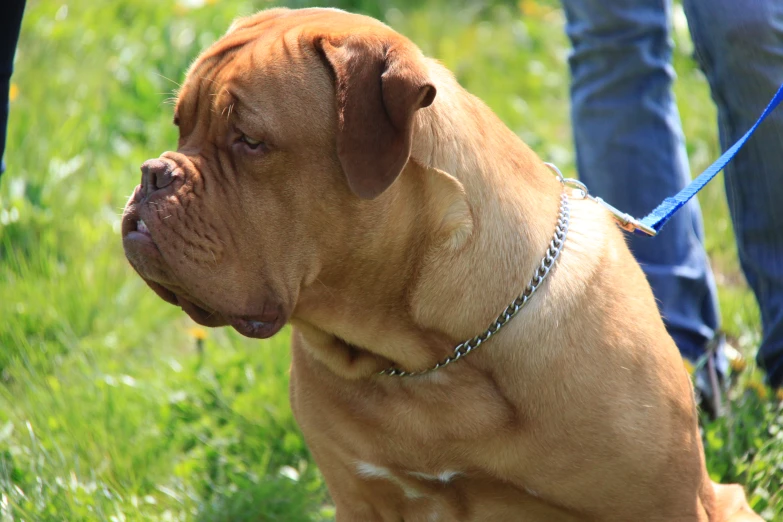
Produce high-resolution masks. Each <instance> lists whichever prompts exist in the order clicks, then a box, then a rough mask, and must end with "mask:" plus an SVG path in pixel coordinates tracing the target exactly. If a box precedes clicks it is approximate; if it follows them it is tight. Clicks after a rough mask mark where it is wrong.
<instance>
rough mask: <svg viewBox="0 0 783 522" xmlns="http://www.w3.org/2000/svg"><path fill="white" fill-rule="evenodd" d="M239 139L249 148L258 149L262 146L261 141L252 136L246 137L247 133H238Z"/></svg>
mask: <svg viewBox="0 0 783 522" xmlns="http://www.w3.org/2000/svg"><path fill="white" fill-rule="evenodd" d="M239 141H241V142H242V143H244V144H245V145H247V146H248V147H249V148H250V150H258V149H260V148H262V147H263V146H264V142H263V141H260V140H254V139H253V138H250V137H248V135H247V134H242V135H240V136H239Z"/></svg>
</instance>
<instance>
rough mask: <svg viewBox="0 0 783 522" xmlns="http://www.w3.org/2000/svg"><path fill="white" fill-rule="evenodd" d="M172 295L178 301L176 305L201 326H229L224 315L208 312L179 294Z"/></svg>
mask: <svg viewBox="0 0 783 522" xmlns="http://www.w3.org/2000/svg"><path fill="white" fill-rule="evenodd" d="M158 295H160V294H158ZM172 295H173V296H174V299H175V300H176V302H175V303H174V304H176V305H178V306H179V307H180V308H182V311H184V312H185V313H186V314H188V315H189V316H190V318H191V319H193V320H194V321H195V322H197V323H198V324H200V325H201V326H210V327H217V326H225V325H226V324H228V321H226V319H225V317H224V316H223V315H222V314H220V313H218V312H216V311H210V310H207V309H206V308H204V307H203V306H201V305H197V304H196V303H194V302H193V301H192V300H190V299H188V298H185V297H182V296H181V295H179V294H175V293H173V292H172ZM169 302H170V301H169Z"/></svg>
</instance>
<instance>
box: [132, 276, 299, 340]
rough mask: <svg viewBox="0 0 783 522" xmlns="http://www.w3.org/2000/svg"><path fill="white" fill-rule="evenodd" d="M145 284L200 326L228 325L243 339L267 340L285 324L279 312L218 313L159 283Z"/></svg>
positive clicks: (283, 316) (283, 315)
mask: <svg viewBox="0 0 783 522" xmlns="http://www.w3.org/2000/svg"><path fill="white" fill-rule="evenodd" d="M146 282H147V285H149V287H150V288H152V290H154V291H155V293H156V294H158V296H159V297H160V298H161V299H163V300H164V301H166V302H168V303H171V304H173V305H176V306H179V307H180V308H182V311H183V312H185V313H186V314H188V316H189V317H190V318H191V319H193V321H195V322H196V323H198V324H200V325H201V326H208V327H212V328H215V327H219V326H229V325H230V326H232V327H233V328H234V329H235V330H236V331H237V332H239V333H240V334H242V335H244V336H245V337H250V338H253V339H267V338H269V337H272V336H273V335H275V334H276V333H277V332H279V331H280V330H281V329H282V328H283V326H285V323H286V317H285V314H283V313H281V312H279V311H274V312H267V313H263V314H255V315H252V314H251V315H232V314H226V313H220V312H217V311H215V310H211V309H209V308H207V307H206V306H205V305H203V304H196V303H194V302H193V299H192V298H190V297H183V295H182V294H181V293H180V292H175V291H172V290H170V289H168V288H166V287H165V286H163V285H161V284H159V283H156V282H154V281H149V280H146Z"/></svg>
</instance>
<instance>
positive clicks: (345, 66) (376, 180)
mask: <svg viewBox="0 0 783 522" xmlns="http://www.w3.org/2000/svg"><path fill="white" fill-rule="evenodd" d="M314 43H315V48H316V50H317V51H318V52H319V53H321V56H322V57H323V58H324V59H325V61H326V62H327V63H328V65H329V67H330V68H331V70H332V72H333V73H334V80H335V93H336V96H337V100H336V101H337V118H338V123H337V125H338V127H337V155H338V157H339V159H340V163H341V165H342V168H343V171H344V172H345V176H346V177H347V179H348V186H349V187H350V188H351V190H352V191H353V192H354V193H355V194H356V195H358V196H359V197H361V198H364V199H373V198H375V197H377V196H378V195H380V194H381V193H382V192H383V191H385V190H386V189H387V188H389V186H390V185H391V184H392V183H393V182H394V180H395V179H397V176H399V175H400V172H402V169H403V168H404V167H405V164H406V163H407V161H408V157H409V156H410V153H411V136H412V134H413V119H414V114H415V113H416V111H417V110H419V109H421V108H423V107H427V106H429V105H430V104H431V103H432V101H433V100H434V99H435V87H434V86H433V85H432V83H430V81H429V79H428V75H427V72H426V69H425V67H424V64H423V63H422V58H421V56H420V55H419V53H418V51H417V50H416V49H415V48H413V47H412V46H411V44H409V43H407V42H406V41H405V40H403V39H402V38H401V37H398V38H393V37H388V38H381V37H379V36H376V35H362V34H356V35H349V36H344V37H340V38H334V37H331V38H330V37H319V38H316V39H315V41H314Z"/></svg>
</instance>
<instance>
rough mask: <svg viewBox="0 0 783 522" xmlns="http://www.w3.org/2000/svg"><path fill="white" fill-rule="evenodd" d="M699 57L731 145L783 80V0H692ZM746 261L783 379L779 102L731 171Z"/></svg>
mask: <svg viewBox="0 0 783 522" xmlns="http://www.w3.org/2000/svg"><path fill="white" fill-rule="evenodd" d="M684 7H685V12H686V15H687V18H688V24H689V26H690V29H691V34H692V36H693V40H694V44H695V47H696V52H697V57H698V59H699V62H700V64H701V67H702V69H703V70H704V72H705V74H706V75H707V78H708V80H709V83H710V87H711V89H712V97H713V99H714V100H715V103H716V105H717V106H718V124H719V128H720V140H721V145H722V147H723V148H724V149H726V148H727V147H729V146H731V145H732V144H733V143H734V142H735V141H736V140H737V139H738V138H739V137H740V136H742V135H743V134H744V133H745V132H746V131H747V130H748V129H749V128H750V127H751V126H752V125H753V123H754V122H755V121H756V119H757V118H758V116H759V115H760V114H761V111H762V110H763V109H764V107H765V106H766V104H767V102H769V99H770V98H771V97H772V95H773V94H774V93H775V91H776V90H777V89H778V88H779V87H780V85H781V84H782V83H783V1H781V0H753V1H747V2H742V3H740V2H737V1H736V0H685V3H684ZM725 180H726V195H727V197H728V200H729V208H730V210H731V217H732V222H733V224H734V232H735V234H736V236H737V246H738V251H739V258H740V263H741V264H742V269H743V271H744V273H745V277H746V279H747V280H748V284H749V285H750V287H751V288H752V289H753V292H754V293H755V294H756V299H757V300H758V302H759V307H760V309H761V318H762V323H763V334H764V338H763V341H762V343H761V347H760V348H759V351H758V355H757V360H758V362H759V365H760V366H761V367H763V368H765V369H766V371H767V377H768V379H769V382H770V384H772V385H773V386H776V387H777V386H781V385H783V111H781V110H780V109H778V110H777V111H775V112H774V113H772V114H771V115H770V116H769V118H768V119H767V121H766V122H765V123H764V124H763V125H762V126H761V127H760V128H759V129H758V131H757V132H756V134H755V135H754V137H753V138H752V139H751V140H750V141H749V142H748V144H747V145H746V146H745V147H744V148H743V149H742V150H741V151H740V152H739V154H738V155H737V157H736V159H735V160H734V161H733V162H732V163H730V164H729V165H728V167H727V168H726V174H725Z"/></svg>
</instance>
